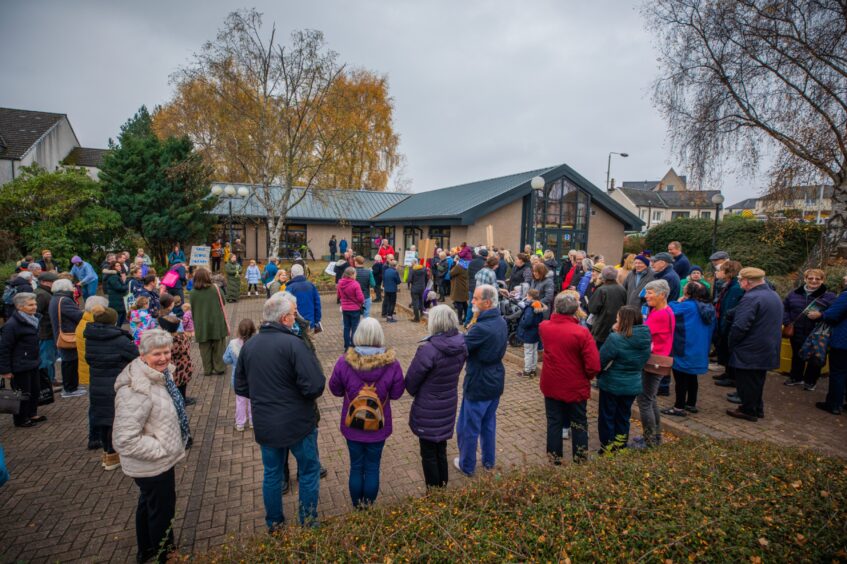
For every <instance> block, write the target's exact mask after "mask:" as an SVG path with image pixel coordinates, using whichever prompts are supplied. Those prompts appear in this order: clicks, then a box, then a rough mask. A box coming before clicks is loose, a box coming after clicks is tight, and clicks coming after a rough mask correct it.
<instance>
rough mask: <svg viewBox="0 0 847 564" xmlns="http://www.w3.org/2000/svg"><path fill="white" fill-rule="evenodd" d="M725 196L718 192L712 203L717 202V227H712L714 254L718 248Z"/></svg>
mask: <svg viewBox="0 0 847 564" xmlns="http://www.w3.org/2000/svg"><path fill="white" fill-rule="evenodd" d="M723 201H724V197H723V195H722V194H721V193H720V192H718V193H717V194H715V195H714V196H712V203H713V204H715V227H714V228H713V229H712V254H715V252H716V251H717V250H718V249H717V247H718V218H719V217H720V215H721V205H723Z"/></svg>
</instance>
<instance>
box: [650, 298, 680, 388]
mask: <svg viewBox="0 0 847 564" xmlns="http://www.w3.org/2000/svg"><path fill="white" fill-rule="evenodd" d="M665 309H666V310H667V311H668V315H673V313H671V311H670V309H671V308H670V306H668V307H667V308H665ZM668 324H670V321H668ZM671 368H673V357H672V356H667V355H663V354H655V353H650V358H648V359H647V363H646V364H645V365H644V372H647V373H649V374H655V375H657V376H670V375H671Z"/></svg>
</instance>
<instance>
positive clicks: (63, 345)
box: [56, 299, 76, 350]
mask: <svg viewBox="0 0 847 564" xmlns="http://www.w3.org/2000/svg"><path fill="white" fill-rule="evenodd" d="M56 309H57V310H58V312H59V338H58V339H57V340H56V347H57V348H60V349H64V350H68V349H76V333H65V332H64V331H62V300H61V299H60V300H59V307H58V308H56Z"/></svg>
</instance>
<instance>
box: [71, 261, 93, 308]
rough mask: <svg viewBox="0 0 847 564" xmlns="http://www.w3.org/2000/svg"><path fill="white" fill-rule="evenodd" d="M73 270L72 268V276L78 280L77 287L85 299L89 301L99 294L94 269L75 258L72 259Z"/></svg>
mask: <svg viewBox="0 0 847 564" xmlns="http://www.w3.org/2000/svg"><path fill="white" fill-rule="evenodd" d="M71 263H72V264H73V268H71V276H73V277H74V279H76V285H77V286H79V290H80V292H81V293H82V298H83V299H88V298H89V297H90V296H93V295H94V294H96V293H97V273H96V272H95V271H94V267H93V266H91V265H90V264H88V263H87V262H85V261H84V260H82V259H81V258H79V257H78V256H74V258H72V259H71Z"/></svg>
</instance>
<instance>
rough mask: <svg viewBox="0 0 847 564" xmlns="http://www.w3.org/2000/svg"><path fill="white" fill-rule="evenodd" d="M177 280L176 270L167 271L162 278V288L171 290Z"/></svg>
mask: <svg viewBox="0 0 847 564" xmlns="http://www.w3.org/2000/svg"><path fill="white" fill-rule="evenodd" d="M177 280H179V273H178V272H177V271H176V270H169V271H167V272H166V273H165V275H164V276H162V286H165V287H166V288H173V287H174V286H176V283H177Z"/></svg>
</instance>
